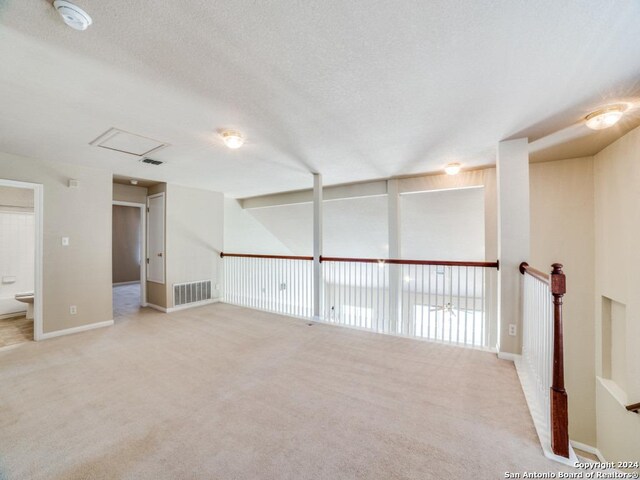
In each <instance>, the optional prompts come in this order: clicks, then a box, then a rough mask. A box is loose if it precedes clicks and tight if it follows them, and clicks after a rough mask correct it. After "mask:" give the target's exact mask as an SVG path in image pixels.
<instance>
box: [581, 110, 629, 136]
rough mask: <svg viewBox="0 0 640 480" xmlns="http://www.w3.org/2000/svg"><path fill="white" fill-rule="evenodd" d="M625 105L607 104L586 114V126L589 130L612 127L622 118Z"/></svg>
mask: <svg viewBox="0 0 640 480" xmlns="http://www.w3.org/2000/svg"><path fill="white" fill-rule="evenodd" d="M626 109H627V107H626V105H609V106H608V107H604V108H601V109H600V110H596V111H595V112H593V113H590V114H589V115H587V116H586V118H585V120H586V121H587V127H589V128H590V129H591V130H604V129H605V128H609V127H613V126H614V125H615V124H616V123H618V120H620V119H621V118H622V115H624V112H625V110H626Z"/></svg>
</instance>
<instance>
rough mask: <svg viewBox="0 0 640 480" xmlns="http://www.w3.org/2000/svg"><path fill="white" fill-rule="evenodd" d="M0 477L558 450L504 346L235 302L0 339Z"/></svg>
mask: <svg viewBox="0 0 640 480" xmlns="http://www.w3.org/2000/svg"><path fill="white" fill-rule="evenodd" d="M0 385H1V390H0V479H3V480H10V479H47V480H53V479H121V478H126V479H140V480H141V479H224V480H230V479H258V478H259V479H296V480H302V479H331V480H333V479H385V480H386V479H422V480H424V479H443V478H446V479H467V478H469V479H498V478H504V474H505V472H507V471H512V472H523V471H524V470H527V471H540V472H546V471H556V472H557V471H559V470H561V469H562V470H568V468H567V467H562V466H560V465H559V464H556V463H553V462H551V461H548V460H546V459H545V458H544V457H543V455H542V453H541V449H540V447H539V444H538V440H537V437H536V434H535V432H534V428H533V425H532V422H531V419H530V417H529V413H528V411H527V408H526V406H525V401H524V397H523V394H522V391H521V389H520V386H519V383H518V380H517V377H516V373H515V370H514V367H513V364H511V363H510V362H506V361H502V360H498V359H497V358H496V356H495V355H494V354H490V353H485V352H480V351H474V350H467V349H463V348H456V347H449V346H443V345H437V344H431V343H427V342H421V341H417V340H409V339H401V338H395V337H391V336H384V335H377V334H372V333H366V332H360V331H355V330H350V329H345V328H341V327H334V326H328V325H321V324H315V325H313V326H308V325H307V323H306V322H303V321H301V320H297V319H292V318H286V317H281V316H277V315H272V314H268V313H262V312H257V311H253V310H248V309H243V308H239V307H234V306H230V305H224V304H215V305H210V306H206V307H201V308H197V309H191V310H185V311H182V312H176V313H173V314H170V315H167V314H162V313H158V312H155V311H152V310H149V309H142V310H140V312H139V313H138V314H136V315H131V316H127V317H124V318H123V319H122V320H121V321H120V322H118V323H116V325H115V326H114V327H110V328H104V329H99V330H94V331H90V332H85V333H81V334H77V335H72V336H68V337H59V338H54V339H51V340H47V341H44V342H32V343H29V344H25V345H24V346H22V347H19V348H16V349H13V350H9V351H4V352H0Z"/></svg>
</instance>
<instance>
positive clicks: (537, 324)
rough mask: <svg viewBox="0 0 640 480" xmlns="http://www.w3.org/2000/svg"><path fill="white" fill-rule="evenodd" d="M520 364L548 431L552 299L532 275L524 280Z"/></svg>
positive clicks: (546, 287) (544, 283) (547, 289)
mask: <svg viewBox="0 0 640 480" xmlns="http://www.w3.org/2000/svg"><path fill="white" fill-rule="evenodd" d="M522 363H523V367H524V368H525V369H526V370H527V374H528V375H529V378H530V379H531V380H532V382H533V388H532V389H531V391H532V393H533V401H534V402H535V403H536V405H535V411H536V412H539V413H538V415H539V417H540V419H539V421H540V422H541V424H540V426H541V428H543V429H544V430H545V431H547V432H548V431H549V430H550V428H551V414H550V391H551V373H552V372H551V369H552V367H553V297H552V296H551V287H550V286H549V283H548V282H545V281H543V280H541V279H539V278H537V277H534V276H532V275H528V274H525V275H524V279H523V318H522Z"/></svg>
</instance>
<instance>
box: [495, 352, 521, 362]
mask: <svg viewBox="0 0 640 480" xmlns="http://www.w3.org/2000/svg"><path fill="white" fill-rule="evenodd" d="M498 358H499V359H500V360H509V361H510V362H515V361H516V360H518V359H519V358H520V355H518V354H517V353H509V352H498Z"/></svg>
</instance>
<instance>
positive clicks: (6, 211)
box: [0, 179, 42, 349]
mask: <svg viewBox="0 0 640 480" xmlns="http://www.w3.org/2000/svg"><path fill="white" fill-rule="evenodd" d="M41 336H42V185H39V184H33V183H26V182H17V181H13V180H2V179H0V349H2V348H9V347H12V346H15V345H19V344H22V343H26V342H29V341H32V340H38V339H40V338H41Z"/></svg>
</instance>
